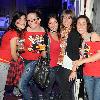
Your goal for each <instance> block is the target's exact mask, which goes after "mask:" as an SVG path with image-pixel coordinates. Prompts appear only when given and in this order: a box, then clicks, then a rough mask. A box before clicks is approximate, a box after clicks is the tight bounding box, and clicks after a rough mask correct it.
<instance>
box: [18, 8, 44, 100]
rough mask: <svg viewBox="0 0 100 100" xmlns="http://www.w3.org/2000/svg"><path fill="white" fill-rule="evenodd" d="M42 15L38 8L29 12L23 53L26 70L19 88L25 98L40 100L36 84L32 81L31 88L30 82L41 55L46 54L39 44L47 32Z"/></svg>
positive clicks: (26, 99) (27, 99)
mask: <svg viewBox="0 0 100 100" xmlns="http://www.w3.org/2000/svg"><path fill="white" fill-rule="evenodd" d="M40 15H41V14H40V11H38V10H33V11H32V12H29V13H28V15H27V23H28V26H27V28H26V32H25V34H24V37H23V38H24V39H25V42H24V46H25V52H24V53H22V54H21V56H22V57H23V59H24V64H25V70H24V72H23V74H22V76H21V80H20V82H19V89H20V90H21V93H22V95H23V98H24V99H25V100H33V99H34V100H39V95H38V92H37V90H35V88H36V87H35V86H36V84H34V81H33V82H32V81H31V83H32V88H31V89H30V85H29V83H30V80H31V79H32V76H33V72H34V68H35V65H36V63H37V61H38V59H39V57H41V56H45V53H44V51H43V50H42V52H41V53H40V51H41V50H40V48H39V46H40V45H41V44H42V42H43V41H44V40H43V36H44V33H45V30H44V28H43V27H42V26H41V25H40V22H41V16H40ZM31 93H32V94H33V95H32V94H31Z"/></svg>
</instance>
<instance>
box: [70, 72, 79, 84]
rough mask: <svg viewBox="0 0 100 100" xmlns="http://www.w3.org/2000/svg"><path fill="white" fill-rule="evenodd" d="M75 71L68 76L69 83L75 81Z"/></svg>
mask: <svg viewBox="0 0 100 100" xmlns="http://www.w3.org/2000/svg"><path fill="white" fill-rule="evenodd" d="M76 73H77V72H76V71H72V72H71V74H70V75H69V82H70V81H73V80H75V78H76Z"/></svg>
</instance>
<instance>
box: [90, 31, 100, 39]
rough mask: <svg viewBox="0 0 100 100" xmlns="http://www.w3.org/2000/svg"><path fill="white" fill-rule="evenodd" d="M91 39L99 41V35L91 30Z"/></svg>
mask: <svg viewBox="0 0 100 100" xmlns="http://www.w3.org/2000/svg"><path fill="white" fill-rule="evenodd" d="M91 40H92V41H100V35H99V34H97V33H96V32H93V33H92V34H91Z"/></svg>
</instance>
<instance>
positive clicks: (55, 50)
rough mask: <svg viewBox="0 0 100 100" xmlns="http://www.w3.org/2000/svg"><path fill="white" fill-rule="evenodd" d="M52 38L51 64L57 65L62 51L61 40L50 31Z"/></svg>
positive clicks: (52, 65)
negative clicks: (56, 38) (55, 38)
mask: <svg viewBox="0 0 100 100" xmlns="http://www.w3.org/2000/svg"><path fill="white" fill-rule="evenodd" d="M48 36H49V39H50V66H51V67H55V66H57V65H58V64H57V62H58V57H59V54H60V51H61V48H60V40H58V41H56V40H54V39H53V38H52V36H51V35H50V33H48Z"/></svg>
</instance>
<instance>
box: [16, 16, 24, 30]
mask: <svg viewBox="0 0 100 100" xmlns="http://www.w3.org/2000/svg"><path fill="white" fill-rule="evenodd" d="M15 25H16V26H17V27H18V29H19V30H22V29H24V28H25V26H26V17H25V15H23V16H21V17H20V18H19V19H17V20H16V22H15Z"/></svg>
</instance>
